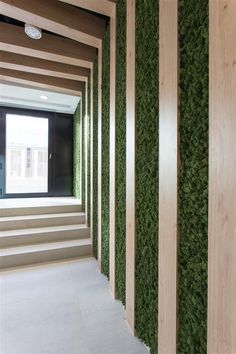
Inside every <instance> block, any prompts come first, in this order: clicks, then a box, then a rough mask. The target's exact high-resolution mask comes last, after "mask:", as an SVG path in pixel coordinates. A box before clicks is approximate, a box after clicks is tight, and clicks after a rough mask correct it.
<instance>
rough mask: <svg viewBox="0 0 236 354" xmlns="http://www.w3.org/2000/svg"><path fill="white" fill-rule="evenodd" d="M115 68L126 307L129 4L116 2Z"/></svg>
mask: <svg viewBox="0 0 236 354" xmlns="http://www.w3.org/2000/svg"><path fill="white" fill-rule="evenodd" d="M116 31H117V40H116V52H117V67H116V264H115V269H116V295H117V298H118V299H119V300H120V301H122V303H123V304H125V275H126V268H125V263H126V262H125V257H126V252H125V245H126V242H125V236H126V191H125V189H126V174H125V172H126V1H125V0H118V1H117V28H116Z"/></svg>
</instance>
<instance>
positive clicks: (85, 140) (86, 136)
mask: <svg viewBox="0 0 236 354" xmlns="http://www.w3.org/2000/svg"><path fill="white" fill-rule="evenodd" d="M84 120H85V131H84V154H85V157H84V158H85V166H84V167H85V191H84V193H85V219H86V224H87V223H88V80H86V82H85V117H84Z"/></svg>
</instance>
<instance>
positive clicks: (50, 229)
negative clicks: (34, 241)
mask: <svg viewBox="0 0 236 354" xmlns="http://www.w3.org/2000/svg"><path fill="white" fill-rule="evenodd" d="M86 228H88V226H87V225H86V224H75V225H61V226H46V227H37V228H27V229H17V230H6V231H1V232H0V237H6V236H9V237H10V236H17V235H22V234H24V235H30V234H37V233H43V232H56V231H71V230H78V229H86Z"/></svg>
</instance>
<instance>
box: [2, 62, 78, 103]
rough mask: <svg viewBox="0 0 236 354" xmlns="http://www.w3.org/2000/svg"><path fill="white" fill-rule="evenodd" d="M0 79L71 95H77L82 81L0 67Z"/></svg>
mask: <svg viewBox="0 0 236 354" xmlns="http://www.w3.org/2000/svg"><path fill="white" fill-rule="evenodd" d="M0 79H1V80H4V81H8V82H14V83H20V84H26V85H29V86H33V87H42V88H44V89H48V90H51V89H53V90H54V91H57V92H64V93H67V94H71V95H77V96H78V95H79V93H80V92H81V91H82V88H83V83H82V82H79V81H72V80H67V79H60V78H55V77H51V76H45V75H38V74H31V73H24V72H20V71H15V70H7V69H1V68H0Z"/></svg>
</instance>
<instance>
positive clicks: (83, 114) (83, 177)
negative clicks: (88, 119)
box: [81, 86, 86, 210]
mask: <svg viewBox="0 0 236 354" xmlns="http://www.w3.org/2000/svg"><path fill="white" fill-rule="evenodd" d="M85 134H86V131H85V86H84V88H83V90H82V164H81V169H82V191H81V195H82V208H83V210H85Z"/></svg>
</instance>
